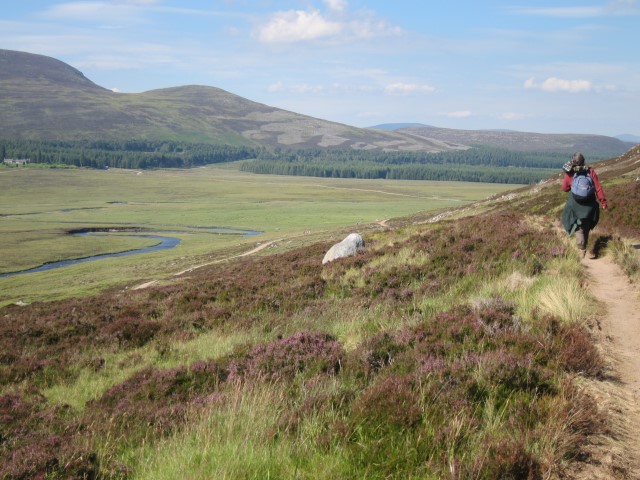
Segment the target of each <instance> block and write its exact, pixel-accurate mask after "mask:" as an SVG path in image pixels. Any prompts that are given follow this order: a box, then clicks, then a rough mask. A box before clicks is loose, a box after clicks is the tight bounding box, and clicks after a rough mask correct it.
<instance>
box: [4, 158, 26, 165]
mask: <svg viewBox="0 0 640 480" xmlns="http://www.w3.org/2000/svg"><path fill="white" fill-rule="evenodd" d="M4 163H6V164H7V165H26V164H27V163H31V159H30V158H17V159H16V158H5V159H4Z"/></svg>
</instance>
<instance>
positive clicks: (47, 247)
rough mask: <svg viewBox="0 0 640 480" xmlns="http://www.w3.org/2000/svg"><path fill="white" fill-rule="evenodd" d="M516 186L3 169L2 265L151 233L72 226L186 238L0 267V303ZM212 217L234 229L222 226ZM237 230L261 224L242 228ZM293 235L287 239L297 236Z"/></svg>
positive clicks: (165, 269)
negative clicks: (56, 265) (167, 245)
mask: <svg viewBox="0 0 640 480" xmlns="http://www.w3.org/2000/svg"><path fill="white" fill-rule="evenodd" d="M513 188H515V187H514V186H513V185H498V184H480V183H457V182H426V181H424V182H423V181H388V180H387V181H385V180H368V181H367V180H346V179H319V178H303V177H283V176H266V175H253V174H248V173H243V172H239V171H237V170H235V169H234V168H233V167H230V166H225V167H215V166H210V167H206V168H199V169H193V170H159V171H134V170H118V169H110V170H84V169H77V170H67V169H64V170H63V169H51V170H43V169H24V168H14V169H2V170H0V205H2V207H1V210H0V232H1V233H2V238H3V249H2V251H3V253H2V256H1V257H0V273H6V272H16V271H20V270H24V269H29V268H33V267H36V266H39V265H42V264H44V263H47V262H53V261H59V260H66V259H73V258H82V257H87V256H92V255H98V254H104V253H113V252H120V251H124V250H129V249H135V248H142V247H144V246H148V245H151V244H154V243H156V242H155V241H154V240H151V239H148V238H146V239H145V238H138V237H133V236H126V235H124V234H123V233H117V232H116V233H108V234H99V235H97V236H92V237H77V236H72V235H69V234H68V231H70V230H75V229H80V228H105V229H121V228H129V229H131V228H138V229H144V230H145V233H148V234H160V235H167V236H174V237H178V238H180V239H181V240H182V241H181V243H180V245H179V246H178V247H176V248H174V249H173V250H168V251H163V252H156V253H149V254H144V255H133V256H129V257H121V258H109V259H101V260H98V261H95V262H89V263H84V264H78V265H74V266H70V267H65V268H62V269H56V270H51V271H47V272H39V273H29V274H23V275H17V276H12V277H8V278H0V305H5V304H7V303H14V302H18V301H23V302H27V303H29V302H33V301H37V300H50V299H55V298H62V297H67V296H75V295H85V294H91V293H95V292H97V291H99V290H102V289H104V288H107V287H113V286H118V287H126V286H133V285H134V284H136V282H138V283H140V282H144V281H148V280H159V279H168V278H171V276H172V275H173V274H175V273H177V272H180V271H183V270H185V269H188V268H190V267H193V266H197V265H200V264H202V263H210V262H214V261H217V260H222V259H225V258H228V257H230V256H233V255H238V254H240V253H243V252H246V251H248V250H251V249H252V248H254V247H255V246H256V244H258V243H264V242H271V241H278V242H277V243H275V244H274V245H272V248H271V249H270V251H271V252H273V251H274V249H277V248H284V247H286V246H291V244H292V243H293V244H295V243H296V242H298V243H299V242H301V241H304V239H311V238H313V239H318V238H320V237H322V236H323V235H324V236H329V237H331V238H335V239H336V240H338V239H340V238H339V236H336V235H339V234H337V233H332V232H337V231H340V230H341V229H345V228H351V229H355V230H358V229H365V228H367V227H370V226H371V225H372V224H375V223H376V222H378V221H381V220H383V219H387V218H395V217H401V216H405V215H410V214H414V213H416V212H421V211H430V210H438V209H442V208H448V207H452V206H460V205H463V204H465V203H468V202H472V201H475V200H479V199H483V198H486V197H487V196H490V195H493V194H496V193H499V192H503V191H506V190H510V189H513ZM214 227H216V228H217V227H224V228H227V229H230V230H229V231H225V232H222V233H221V231H220V230H216V229H214ZM242 230H256V231H260V232H263V233H261V234H260V235H257V236H244V235H242ZM294 246H295V245H294Z"/></svg>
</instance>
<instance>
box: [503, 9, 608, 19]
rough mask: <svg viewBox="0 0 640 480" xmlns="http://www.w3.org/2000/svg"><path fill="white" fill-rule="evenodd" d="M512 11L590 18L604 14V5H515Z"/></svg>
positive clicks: (525, 13)
mask: <svg viewBox="0 0 640 480" xmlns="http://www.w3.org/2000/svg"><path fill="white" fill-rule="evenodd" d="M511 12H512V13H515V14H518V15H531V16H540V17H565V18H588V17H597V16H600V15H602V14H603V12H604V10H603V8H602V7H598V6H589V7H540V8H539V7H514V8H512V9H511Z"/></svg>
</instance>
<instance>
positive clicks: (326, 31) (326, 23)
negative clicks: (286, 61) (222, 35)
mask: <svg viewBox="0 0 640 480" xmlns="http://www.w3.org/2000/svg"><path fill="white" fill-rule="evenodd" d="M341 29H342V26H341V25H340V24H339V23H337V22H332V21H330V20H327V19H325V18H324V17H323V16H322V15H321V14H320V12H319V11H318V10H312V11H310V12H306V11H304V10H292V11H288V12H279V13H277V14H275V15H274V16H273V17H272V18H271V20H270V21H269V22H268V23H267V24H266V25H264V26H263V27H262V28H260V30H259V34H258V35H259V38H260V40H261V41H263V42H265V43H293V42H298V41H301V40H315V39H318V38H322V37H329V36H333V35H336V34H338V33H339V32H340V30H341Z"/></svg>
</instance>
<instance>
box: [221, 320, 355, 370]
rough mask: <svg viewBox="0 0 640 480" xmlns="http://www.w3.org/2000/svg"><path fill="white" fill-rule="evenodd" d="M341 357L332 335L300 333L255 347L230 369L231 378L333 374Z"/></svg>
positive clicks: (339, 348) (342, 353) (340, 351)
mask: <svg viewBox="0 0 640 480" xmlns="http://www.w3.org/2000/svg"><path fill="white" fill-rule="evenodd" d="M343 356H344V350H343V348H342V345H340V343H339V342H338V341H337V340H336V338H335V337H334V336H333V335H330V334H327V333H321V332H300V333H296V334H295V335H292V336H290V337H287V338H284V339H278V340H276V341H274V342H271V343H268V344H265V345H258V346H256V347H255V348H254V349H253V350H252V351H251V352H249V354H248V355H247V357H246V358H242V359H240V360H239V361H235V362H233V363H232V364H231V366H230V371H231V374H230V376H231V379H243V378H245V379H264V380H280V379H292V378H293V377H295V376H296V375H298V374H300V373H304V374H305V375H306V376H313V375H316V374H336V373H338V372H339V371H340V366H341V360H342V357H343Z"/></svg>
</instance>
